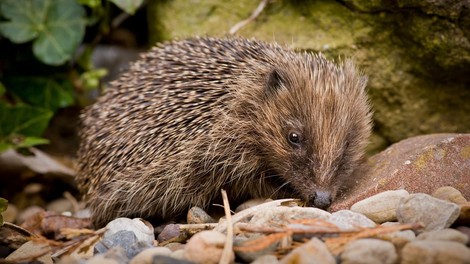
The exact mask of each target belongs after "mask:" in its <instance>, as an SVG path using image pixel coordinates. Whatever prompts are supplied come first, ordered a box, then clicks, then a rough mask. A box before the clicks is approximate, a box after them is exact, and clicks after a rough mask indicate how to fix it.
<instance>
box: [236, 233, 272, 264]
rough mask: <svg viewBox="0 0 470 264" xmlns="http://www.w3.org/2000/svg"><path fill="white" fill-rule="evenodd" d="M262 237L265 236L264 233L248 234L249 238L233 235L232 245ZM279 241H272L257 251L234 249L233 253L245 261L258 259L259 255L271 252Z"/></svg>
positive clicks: (237, 245)
mask: <svg viewBox="0 0 470 264" xmlns="http://www.w3.org/2000/svg"><path fill="white" fill-rule="evenodd" d="M262 237H265V236H264V235H261V234H254V235H251V236H249V238H248V239H247V238H245V237H243V238H240V237H239V236H237V237H235V239H234V243H233V246H234V247H239V246H243V245H244V244H245V243H250V242H251V241H253V240H255V239H260V238H262ZM278 245H279V243H278V242H276V243H272V244H271V245H269V246H267V247H265V248H263V249H261V250H257V251H237V250H235V254H236V256H237V257H238V258H240V259H242V260H243V261H245V262H247V263H251V262H253V261H254V260H256V259H258V258H259V257H260V256H263V255H267V254H270V253H272V252H273V251H274V250H276V248H277V247H278Z"/></svg>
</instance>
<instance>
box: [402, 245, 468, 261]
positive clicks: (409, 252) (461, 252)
mask: <svg viewBox="0 0 470 264" xmlns="http://www.w3.org/2000/svg"><path fill="white" fill-rule="evenodd" d="M415 263H420V264H421V263H422V264H449V263H452V264H470V249H469V248H468V247H466V246H464V245H462V244H461V243H458V242H454V241H427V240H415V241H412V242H410V243H408V244H406V246H405V247H403V249H402V251H401V264H415Z"/></svg>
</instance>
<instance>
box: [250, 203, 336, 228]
mask: <svg viewBox="0 0 470 264" xmlns="http://www.w3.org/2000/svg"><path fill="white" fill-rule="evenodd" d="M330 215H331V214H330V213H328V212H327V211H324V210H321V209H318V208H313V207H298V206H297V207H286V206H279V207H274V208H271V209H270V210H269V211H261V212H259V213H255V214H254V215H253V217H252V218H251V220H250V224H253V225H266V224H268V223H270V224H288V221H289V220H295V219H324V220H326V219H327V218H328V217H329V216H330Z"/></svg>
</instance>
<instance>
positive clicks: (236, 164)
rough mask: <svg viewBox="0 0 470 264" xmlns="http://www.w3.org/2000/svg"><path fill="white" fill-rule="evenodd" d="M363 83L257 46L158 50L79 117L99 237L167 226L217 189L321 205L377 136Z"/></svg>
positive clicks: (195, 43) (82, 180) (320, 61)
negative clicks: (106, 231)
mask: <svg viewBox="0 0 470 264" xmlns="http://www.w3.org/2000/svg"><path fill="white" fill-rule="evenodd" d="M365 82H366V81H365V78H364V77H362V76H361V75H360V74H358V73H357V72H356V70H355V67H354V65H353V64H352V63H351V62H350V61H346V62H345V63H343V64H341V65H335V64H333V63H332V62H329V61H327V60H326V59H325V58H324V57H323V56H322V55H312V54H307V53H305V54H297V53H294V52H292V51H290V50H286V49H283V48H281V47H280V46H277V45H273V44H266V43H263V42H258V41H249V40H244V39H222V40H220V39H210V38H202V39H190V40H186V41H179V42H172V43H168V44H166V45H164V46H161V47H157V48H154V49H152V50H151V51H150V52H148V53H146V54H145V55H144V56H143V58H142V59H141V60H139V61H138V62H136V63H135V64H133V66H132V67H131V69H130V70H129V71H127V72H126V73H124V74H123V76H122V77H121V78H120V79H119V80H118V81H116V82H114V83H113V85H112V87H110V88H109V89H108V90H107V91H106V94H105V95H104V96H102V97H101V98H100V99H99V100H98V102H97V103H96V104H94V105H93V106H91V107H89V108H88V109H87V110H86V111H85V112H84V114H83V118H82V120H83V129H82V131H81V136H82V143H81V146H80V150H79V172H78V177H77V181H78V183H79V187H80V188H81V190H82V191H83V192H84V193H85V194H86V197H87V198H88V201H89V202H88V204H89V206H90V207H91V209H92V211H93V213H94V221H95V223H96V224H97V225H103V224H105V223H106V222H107V221H109V220H110V219H112V218H114V217H117V216H140V217H158V218H163V219H168V218H171V217H174V216H177V215H180V214H182V213H184V212H185V211H186V210H187V209H188V208H189V207H191V206H194V205H198V206H201V207H207V206H208V205H209V204H210V203H211V202H212V201H213V199H214V198H215V197H216V196H218V194H219V193H220V189H221V188H225V189H227V190H228V191H229V194H230V198H231V199H242V198H247V197H272V198H278V197H287V196H292V195H295V196H298V197H300V198H303V199H305V200H306V201H309V202H311V203H312V204H321V205H324V204H326V203H327V202H325V201H326V200H327V199H326V198H328V197H327V196H331V197H334V196H335V195H336V193H337V191H338V188H339V187H340V186H341V183H342V181H343V179H345V178H346V177H348V176H349V174H350V173H351V171H352V169H353V168H354V166H355V165H356V163H357V161H358V160H359V158H360V157H361V155H362V153H363V150H364V147H365V143H366V140H367V138H368V136H369V134H370V126H371V125H370V110H369V105H368V103H367V98H366V94H365V92H364V86H365ZM293 134H295V136H293ZM292 138H294V139H295V140H298V142H295V143H293V142H292V140H291V139H292ZM325 197H326V198H325ZM319 198H321V199H319Z"/></svg>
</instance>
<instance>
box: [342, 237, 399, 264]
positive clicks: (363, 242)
mask: <svg viewBox="0 0 470 264" xmlns="http://www.w3.org/2000/svg"><path fill="white" fill-rule="evenodd" d="M397 259H398V255H397V253H396V252H395V247H394V246H393V244H392V243H390V242H387V241H383V240H380V239H372V238H365V239H359V240H355V241H352V242H350V243H348V244H347V245H346V247H345V248H344V251H343V253H342V254H341V263H342V264H375V263H381V264H393V263H395V262H396V261H397Z"/></svg>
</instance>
